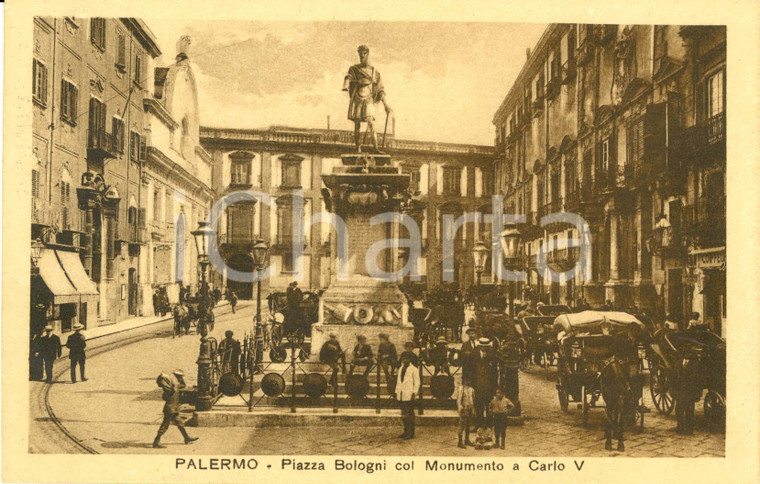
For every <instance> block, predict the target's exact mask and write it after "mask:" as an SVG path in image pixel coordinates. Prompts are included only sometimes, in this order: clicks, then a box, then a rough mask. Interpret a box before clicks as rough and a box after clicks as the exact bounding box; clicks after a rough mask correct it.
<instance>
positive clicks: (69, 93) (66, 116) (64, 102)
mask: <svg viewBox="0 0 760 484" xmlns="http://www.w3.org/2000/svg"><path fill="white" fill-rule="evenodd" d="M78 99H79V90H78V89H77V87H76V86H75V85H74V84H72V83H71V82H69V81H67V80H66V79H61V119H62V120H63V121H65V122H67V123H68V124H70V125H72V126H76V125H77V100H78Z"/></svg>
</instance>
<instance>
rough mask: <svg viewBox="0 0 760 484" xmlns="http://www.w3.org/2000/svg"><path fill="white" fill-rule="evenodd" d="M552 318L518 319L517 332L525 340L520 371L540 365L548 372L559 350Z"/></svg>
mask: <svg viewBox="0 0 760 484" xmlns="http://www.w3.org/2000/svg"><path fill="white" fill-rule="evenodd" d="M554 319H555V317H554V316H525V317H523V318H519V320H518V322H517V331H518V332H519V333H520V334H521V335H522V337H523V338H524V339H525V351H524V352H523V354H522V358H520V369H522V370H523V371H524V370H527V369H528V366H530V365H531V364H536V365H541V366H543V368H544V370H545V371H546V372H547V374H548V371H549V367H550V366H552V365H553V364H554V362H555V360H556V354H557V352H558V350H559V346H558V344H557V331H556V329H555V328H554Z"/></svg>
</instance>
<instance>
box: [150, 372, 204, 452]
mask: <svg viewBox="0 0 760 484" xmlns="http://www.w3.org/2000/svg"><path fill="white" fill-rule="evenodd" d="M174 376H175V378H176V381H175V380H173V379H172V378H171V377H170V376H168V375H166V374H165V373H161V374H160V375H158V377H157V378H156V383H157V384H158V386H159V388H161V389H162V390H163V392H164V393H163V399H164V402H166V403H164V419H163V421H162V422H161V426H160V427H159V428H158V433H157V434H156V438H155V439H153V448H154V449H163V448H164V446H163V445H161V436H162V435H164V434H165V433H166V431H167V430H169V425H172V424H174V425H176V426H177V428H178V429H179V431H180V433H181V434H182V437H184V439H185V443H186V444H189V443H190V442H195V441H196V440H198V437H190V436H189V435H188V434H187V430H185V426H184V425H183V424H182V422H181V421H180V420H179V392H180V390H181V389H182V388H185V386H186V385H185V374H184V373H183V372H182V371H181V370H175V371H174Z"/></svg>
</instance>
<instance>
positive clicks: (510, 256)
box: [501, 224, 522, 417]
mask: <svg viewBox="0 0 760 484" xmlns="http://www.w3.org/2000/svg"><path fill="white" fill-rule="evenodd" d="M521 239H522V235H521V234H520V231H519V230H518V229H517V226H516V225H514V224H510V225H506V226H505V229H504V230H503V231H502V233H501V245H502V250H503V251H504V267H505V268H506V269H508V270H509V271H510V272H512V271H518V270H521V269H522V263H521V260H522V259H521V258H520V254H519V247H520V241H521ZM507 281H508V284H509V324H510V327H514V324H515V278H514V277H513V275H512V274H511V273H510V274H508V277H507ZM514 349H515V350H516V347H515V348H514ZM513 353H515V354H511V355H509V357H508V361H506V364H505V367H506V368H505V386H506V388H505V391H504V393H505V394H506V396H507V398H509V399H510V400H512V401H513V402H514V404H515V411H514V413H515V414H516V416H518V417H519V416H520V415H522V407H521V405H520V372H519V368H520V355H519V353H517V352H516V351H513Z"/></svg>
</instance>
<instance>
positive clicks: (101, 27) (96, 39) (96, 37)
mask: <svg viewBox="0 0 760 484" xmlns="http://www.w3.org/2000/svg"><path fill="white" fill-rule="evenodd" d="M90 42H92V45H94V46H95V47H97V48H98V49H100V50H101V51H104V50H106V19H104V18H93V19H91V20H90Z"/></svg>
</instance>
